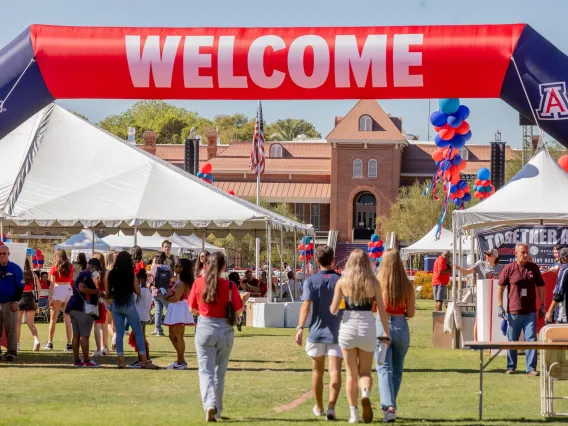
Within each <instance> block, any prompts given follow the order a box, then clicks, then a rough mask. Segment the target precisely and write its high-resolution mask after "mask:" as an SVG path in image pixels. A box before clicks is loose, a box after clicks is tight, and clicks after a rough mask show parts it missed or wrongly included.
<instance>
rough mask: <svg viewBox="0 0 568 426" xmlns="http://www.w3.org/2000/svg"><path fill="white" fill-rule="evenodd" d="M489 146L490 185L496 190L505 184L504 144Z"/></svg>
mask: <svg viewBox="0 0 568 426" xmlns="http://www.w3.org/2000/svg"><path fill="white" fill-rule="evenodd" d="M490 144H491V183H493V186H495V190H498V189H499V188H501V187H502V186H503V185H504V184H505V146H506V143H505V142H490Z"/></svg>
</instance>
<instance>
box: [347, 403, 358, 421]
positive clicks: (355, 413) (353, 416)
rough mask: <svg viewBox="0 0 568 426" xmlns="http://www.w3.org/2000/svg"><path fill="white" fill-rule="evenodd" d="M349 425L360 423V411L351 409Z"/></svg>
mask: <svg viewBox="0 0 568 426" xmlns="http://www.w3.org/2000/svg"><path fill="white" fill-rule="evenodd" d="M347 423H359V409H358V408H357V407H349V421H348V422H347Z"/></svg>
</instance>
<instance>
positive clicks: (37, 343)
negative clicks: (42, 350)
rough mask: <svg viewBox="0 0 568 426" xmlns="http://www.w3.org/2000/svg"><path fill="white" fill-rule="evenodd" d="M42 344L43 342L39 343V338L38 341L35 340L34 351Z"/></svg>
mask: <svg viewBox="0 0 568 426" xmlns="http://www.w3.org/2000/svg"><path fill="white" fill-rule="evenodd" d="M40 346H41V343H39V340H36V341H35V342H34V347H33V349H32V351H34V352H37V351H39V347H40Z"/></svg>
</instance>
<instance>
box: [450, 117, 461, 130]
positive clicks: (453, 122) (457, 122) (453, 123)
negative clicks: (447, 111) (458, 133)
mask: <svg viewBox="0 0 568 426" xmlns="http://www.w3.org/2000/svg"><path fill="white" fill-rule="evenodd" d="M448 124H449V125H450V127H452V128H453V129H456V128H458V127H460V126H461V124H462V119H461V118H460V117H456V116H455V115H450V116H449V117H448Z"/></svg>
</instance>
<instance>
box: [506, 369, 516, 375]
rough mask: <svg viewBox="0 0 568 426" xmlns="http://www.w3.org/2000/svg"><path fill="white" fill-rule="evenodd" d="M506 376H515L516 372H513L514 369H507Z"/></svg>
mask: <svg viewBox="0 0 568 426" xmlns="http://www.w3.org/2000/svg"><path fill="white" fill-rule="evenodd" d="M505 374H515V370H513V369H512V368H509V369H507V371H505Z"/></svg>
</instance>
